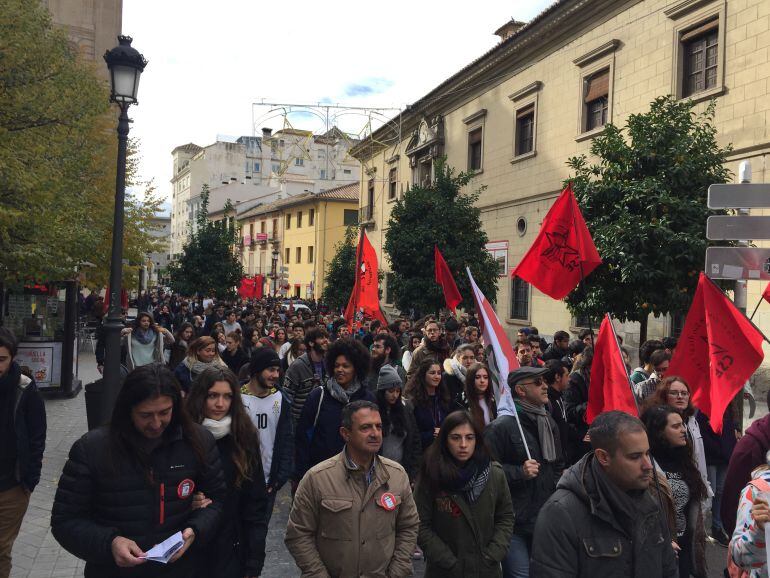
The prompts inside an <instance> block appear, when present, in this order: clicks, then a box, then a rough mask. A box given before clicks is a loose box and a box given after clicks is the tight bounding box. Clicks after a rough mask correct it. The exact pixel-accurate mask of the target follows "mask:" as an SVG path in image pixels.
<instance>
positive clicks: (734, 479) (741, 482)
mask: <svg viewBox="0 0 770 578" xmlns="http://www.w3.org/2000/svg"><path fill="white" fill-rule="evenodd" d="M768 450H770V414H768V415H766V416H765V417H763V418H761V419H758V420H757V421H755V422H754V423H753V424H751V425H750V426H749V427H748V429H747V430H746V433H745V434H744V436H743V437H742V438H741V439H740V441H738V444H737V445H736V446H735V449H734V450H733V455H732V456H731V457H730V464H729V465H728V466H727V475H726V477H725V488H724V492H723V493H722V506H721V510H720V513H721V515H722V525H723V526H724V528H725V532H727V535H728V536H732V534H733V530H735V519H736V517H737V514H738V500H739V498H740V493H741V490H743V488H744V487H746V484H748V483H749V481H750V480H751V472H752V470H753V469H754V468H756V467H757V466H760V465H762V464H764V463H766V458H765V454H767V451H768Z"/></svg>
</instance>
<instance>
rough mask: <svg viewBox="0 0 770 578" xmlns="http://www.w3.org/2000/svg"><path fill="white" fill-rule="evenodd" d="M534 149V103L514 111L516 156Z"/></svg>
mask: <svg viewBox="0 0 770 578" xmlns="http://www.w3.org/2000/svg"><path fill="white" fill-rule="evenodd" d="M534 150H535V105H534V104H531V105H529V106H526V107H524V108H522V109H521V110H518V111H516V156H519V155H525V154H527V153H531V152H532V151H534Z"/></svg>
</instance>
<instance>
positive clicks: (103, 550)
mask: <svg viewBox="0 0 770 578" xmlns="http://www.w3.org/2000/svg"><path fill="white" fill-rule="evenodd" d="M196 490H200V491H203V492H205V493H206V495H207V496H208V497H209V498H211V499H212V500H213V501H212V503H211V504H210V505H209V506H208V507H207V508H205V509H201V510H193V509H192V497H193V493H194V492H195V491H196ZM224 496H225V484H224V478H223V475H222V465H221V463H220V461H219V452H218V451H217V448H216V444H215V442H214V438H213V437H212V436H211V434H210V433H208V432H207V431H206V430H205V429H204V428H203V427H201V426H200V425H198V424H195V423H193V422H192V420H190V418H189V416H188V415H187V413H186V412H185V411H184V409H183V408H182V394H181V391H180V389H179V384H178V382H177V380H176V379H175V378H174V374H173V373H172V372H171V371H170V370H169V369H168V368H166V367H164V366H162V365H160V364H150V365H144V366H142V367H139V368H137V369H135V370H134V371H132V372H131V373H130V374H129V375H128V376H127V377H126V380H125V382H124V384H123V387H122V388H121V390H120V393H119V394H118V398H117V400H116V402H115V409H114V411H113V413H112V420H111V422H110V425H109V426H103V427H101V428H98V429H95V430H93V431H90V432H88V433H87V434H85V435H84V436H83V437H81V438H80V439H79V440H78V441H76V442H75V443H74V445H73V446H72V449H71V450H70V454H69V459H68V460H67V463H66V464H65V465H64V472H63V473H62V476H61V478H60V479H59V487H58V489H57V490H56V497H55V498H54V504H53V510H52V513H51V531H52V533H53V535H54V538H56V540H57V541H58V542H59V544H61V545H62V546H63V547H64V548H65V549H66V550H67V551H69V552H70V553H72V554H74V555H75V556H77V557H78V558H81V559H83V560H85V561H86V567H85V572H84V576H85V578H113V577H115V578H118V577H120V578H126V577H128V578H143V577H148V578H149V577H153V578H154V577H162V578H169V577H171V578H177V577H178V578H186V577H188V576H192V575H194V574H195V572H196V569H197V565H198V557H199V554H200V553H203V552H205V551H206V543H207V542H208V541H210V540H211V539H213V538H214V535H215V532H216V530H217V527H218V525H219V521H220V517H221V513H222V506H223V499H224ZM176 532H182V537H183V539H184V545H183V547H182V548H181V549H180V550H179V551H178V552H176V554H174V556H173V557H172V558H171V560H170V563H169V564H165V565H164V564H159V563H156V562H148V561H147V560H146V559H144V558H143V557H142V556H143V555H144V554H145V553H146V552H147V551H148V550H149V549H150V548H152V547H153V546H154V545H156V544H159V543H160V542H163V541H164V540H166V539H167V538H169V537H170V536H172V535H174V534H175V533H176Z"/></svg>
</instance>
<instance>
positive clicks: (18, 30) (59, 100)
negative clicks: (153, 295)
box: [0, 0, 159, 284]
mask: <svg viewBox="0 0 770 578" xmlns="http://www.w3.org/2000/svg"><path fill="white" fill-rule="evenodd" d="M0 62H2V65H0V282H3V283H6V284H16V283H22V282H26V281H31V280H36V281H38V282H42V281H47V280H60V279H70V278H72V277H73V276H74V272H75V267H76V266H77V265H78V264H79V263H82V262H86V261H87V262H90V263H93V264H94V265H96V268H94V269H88V271H87V275H88V279H89V282H90V283H91V284H95V283H99V282H105V281H106V278H107V277H108V274H109V273H108V272H109V261H110V246H111V235H112V217H113V209H114V197H115V165H116V161H115V159H116V156H117V141H116V138H115V132H114V131H115V126H116V120H115V117H114V115H113V113H112V111H111V110H110V108H109V92H108V90H107V86H106V85H105V83H104V82H103V81H101V80H100V79H99V78H98V77H97V75H96V74H95V72H94V69H93V65H92V64H88V63H86V62H84V61H82V60H81V59H79V58H78V56H77V53H76V49H75V48H74V45H72V44H71V43H70V42H69V40H68V39H67V36H66V34H65V33H64V32H63V31H61V30H58V29H55V28H54V27H53V26H52V24H51V19H50V15H49V14H48V11H47V10H46V7H45V4H44V3H42V2H27V1H26V0H0ZM158 205H159V203H154V201H153V196H152V195H150V199H149V201H147V202H145V200H144V199H142V198H139V197H133V198H129V199H128V200H127V206H126V233H127V235H126V238H125V240H124V241H125V242H124V246H125V249H124V250H125V253H126V255H127V256H128V257H130V256H131V255H134V254H136V256H137V257H138V256H139V254H144V253H146V252H148V250H151V249H152V248H153V241H152V240H151V239H150V237H149V235H148V234H147V229H148V222H147V219H146V217H147V215H148V212H152V211H154V210H155V209H156V208H157V207H158ZM127 272H130V268H129V271H127ZM134 277H135V276H133V275H132V276H127V280H128V279H131V278H134Z"/></svg>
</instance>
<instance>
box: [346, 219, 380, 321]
mask: <svg viewBox="0 0 770 578" xmlns="http://www.w3.org/2000/svg"><path fill="white" fill-rule="evenodd" d="M365 318H368V319H379V320H380V321H382V323H385V324H387V321H386V320H385V316H384V315H383V314H382V311H380V286H379V280H378V279H377V253H375V252H374V247H372V244H371V243H370V242H369V239H368V238H367V237H366V233H365V232H364V230H363V229H361V237H360V238H359V240H358V248H357V249H356V279H355V284H354V285H353V292H352V293H351V294H350V299H349V300H348V306H347V307H346V308H345V319H346V320H347V322H348V323H349V324H350V325H353V323H354V322H356V323H361V321H363V320H364V319H365Z"/></svg>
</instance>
